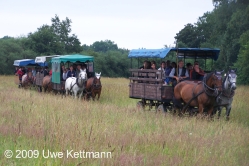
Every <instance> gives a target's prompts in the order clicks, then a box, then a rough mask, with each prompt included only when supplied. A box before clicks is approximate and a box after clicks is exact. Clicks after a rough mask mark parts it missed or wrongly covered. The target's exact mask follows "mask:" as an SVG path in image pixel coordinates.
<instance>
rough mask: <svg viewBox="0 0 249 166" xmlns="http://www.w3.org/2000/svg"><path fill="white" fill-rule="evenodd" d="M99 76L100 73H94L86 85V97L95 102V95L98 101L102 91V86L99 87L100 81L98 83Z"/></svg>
mask: <svg viewBox="0 0 249 166" xmlns="http://www.w3.org/2000/svg"><path fill="white" fill-rule="evenodd" d="M100 75H101V72H100V73H99V74H98V73H95V77H91V78H89V79H88V80H87V83H86V92H87V93H86V97H87V98H89V97H90V96H89V95H91V96H92V99H93V100H95V97H96V95H98V98H97V100H99V97H100V94H101V89H102V85H101V81H100Z"/></svg>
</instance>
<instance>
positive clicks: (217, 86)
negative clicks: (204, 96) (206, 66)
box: [203, 70, 223, 96]
mask: <svg viewBox="0 0 249 166" xmlns="http://www.w3.org/2000/svg"><path fill="white" fill-rule="evenodd" d="M222 72H223V71H216V70H215V71H214V72H212V73H208V74H206V75H205V76H204V79H203V84H204V87H205V91H206V93H207V91H208V90H209V91H212V92H211V93H212V94H211V93H209V95H212V96H213V95H218V91H219V92H221V91H222Z"/></svg>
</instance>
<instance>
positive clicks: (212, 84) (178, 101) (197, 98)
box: [173, 71, 223, 117]
mask: <svg viewBox="0 0 249 166" xmlns="http://www.w3.org/2000/svg"><path fill="white" fill-rule="evenodd" d="M222 72H223V71H222ZM222 72H217V71H215V72H211V73H208V74H205V76H204V78H203V81H200V82H198V83H195V82H193V81H182V82H180V83H178V84H177V85H176V86H175V88H174V98H173V103H174V108H175V110H177V109H178V110H179V115H181V113H185V110H186V109H187V107H188V106H191V107H198V112H199V115H203V110H204V108H207V110H208V115H209V117H211V115H212V112H213V107H214V103H215V99H216V97H217V96H218V95H219V93H221V91H222ZM182 102H184V103H185V105H184V107H183V105H182ZM182 107H183V108H182ZM180 109H182V110H180Z"/></svg>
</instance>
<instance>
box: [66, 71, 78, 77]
mask: <svg viewBox="0 0 249 166" xmlns="http://www.w3.org/2000/svg"><path fill="white" fill-rule="evenodd" d="M69 77H76V72H75V71H74V70H73V71H71V70H69V71H68V72H67V78H69Z"/></svg>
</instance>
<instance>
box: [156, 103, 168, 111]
mask: <svg viewBox="0 0 249 166" xmlns="http://www.w3.org/2000/svg"><path fill="white" fill-rule="evenodd" d="M156 111H159V112H164V113H166V112H167V109H166V108H165V106H164V105H163V104H160V105H159V106H158V107H157V109H156Z"/></svg>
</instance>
